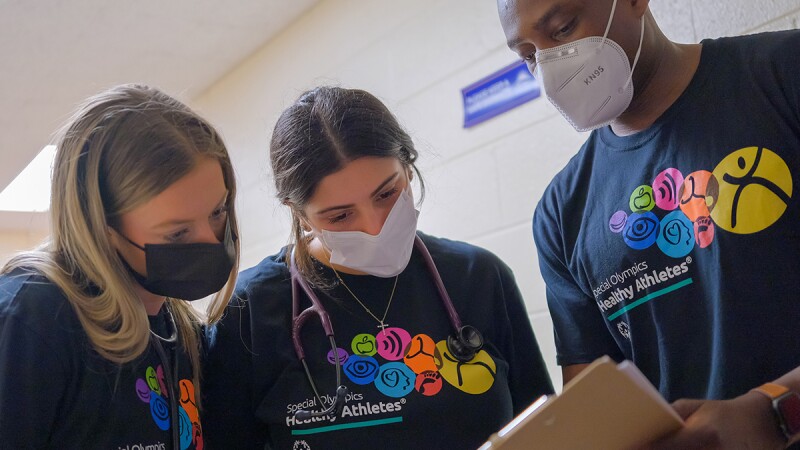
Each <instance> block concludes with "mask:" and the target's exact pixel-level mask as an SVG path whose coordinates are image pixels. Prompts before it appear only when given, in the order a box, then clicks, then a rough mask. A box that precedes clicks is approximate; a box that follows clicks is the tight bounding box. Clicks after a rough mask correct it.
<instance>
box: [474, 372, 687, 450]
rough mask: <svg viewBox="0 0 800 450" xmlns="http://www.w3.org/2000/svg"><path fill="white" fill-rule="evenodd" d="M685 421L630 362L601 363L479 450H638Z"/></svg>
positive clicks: (534, 406) (536, 405) (531, 408)
mask: <svg viewBox="0 0 800 450" xmlns="http://www.w3.org/2000/svg"><path fill="white" fill-rule="evenodd" d="M682 426H683V420H681V418H680V416H678V414H677V413H676V412H675V410H674V409H672V407H671V406H670V405H669V403H667V401H666V400H664V398H663V397H661V394H659V392H658V391H657V390H656V388H654V387H653V385H652V384H650V382H649V381H648V380H647V378H645V376H644V375H643V374H642V373H641V372H640V371H639V369H638V368H636V366H635V365H633V363H631V362H630V361H623V362H622V363H620V364H619V365H617V364H616V363H614V361H613V360H612V359H611V358H609V357H608V356H604V357H602V358H599V359H597V360H596V361H594V362H593V363H592V364H590V365H589V366H588V367H587V368H586V369H584V370H583V371H582V372H581V373H580V374H578V376H576V377H575V378H574V379H572V380H571V381H570V382H569V383H567V385H566V386H564V390H563V392H562V393H561V394H560V395H557V396H556V395H553V396H549V397H541V398H540V399H539V400H537V401H536V402H534V403H533V404H532V405H531V406H529V407H528V408H527V409H525V411H523V412H522V413H520V414H519V415H518V416H517V417H516V418H514V420H512V421H511V422H510V423H509V424H508V425H506V426H505V427H503V429H501V430H500V431H498V432H497V433H494V434H493V435H492V436H491V437H490V438H489V440H488V441H487V442H486V443H484V444H483V445H482V446H481V447H480V448H479V449H478V450H496V449H501V450H521V449H526V450H527V449H531V448H544V449H551V448H557V449H588V448H591V449H595V450H604V449H608V450H619V449H627V448H635V447H638V446H641V445H644V444H647V443H649V442H652V441H654V440H656V439H659V438H661V437H663V436H666V435H667V434H669V433H672V432H674V431H676V430H678V429H679V428H681V427H682Z"/></svg>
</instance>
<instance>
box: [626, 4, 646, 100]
mask: <svg viewBox="0 0 800 450" xmlns="http://www.w3.org/2000/svg"><path fill="white" fill-rule="evenodd" d="M642 42H644V16H642V32H641V33H640V34H639V48H638V49H637V50H636V56H634V57H633V67H631V74H630V75H628V81H626V82H625V85H624V86H622V90H623V91H624V90H625V89H628V85H629V84H631V80H633V71H634V70H635V69H636V64H637V63H638V62H639V55H641V54H642Z"/></svg>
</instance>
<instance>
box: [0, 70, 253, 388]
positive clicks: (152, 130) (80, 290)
mask: <svg viewBox="0 0 800 450" xmlns="http://www.w3.org/2000/svg"><path fill="white" fill-rule="evenodd" d="M56 147H57V151H56V158H55V162H54V165H53V183H52V192H51V203H50V219H51V227H52V234H51V236H50V239H49V240H48V241H47V242H46V243H44V244H43V245H42V246H40V247H39V248H38V249H37V250H35V251H31V252H27V253H23V254H20V255H18V256H16V257H15V258H13V259H12V260H11V261H9V262H8V264H6V266H5V267H3V270H2V272H3V273H8V272H10V271H12V270H14V269H15V268H25V269H27V270H35V271H37V272H40V273H42V274H43V275H44V276H45V277H47V278H48V279H49V280H50V281H52V282H53V283H55V284H56V285H57V286H58V287H59V288H60V289H61V290H62V291H63V292H64V294H65V296H66V298H67V299H68V300H69V302H70V303H71V304H72V307H73V309H74V310H75V313H76V315H77V316H78V319H79V320H80V322H81V325H82V326H83V329H84V330H85V331H86V334H87V336H88V338H89V341H90V342H91V343H92V345H93V346H94V349H95V350H96V351H97V352H98V353H99V354H100V355H102V356H103V357H104V358H106V359H108V360H109V361H112V362H115V363H119V364H123V363H126V362H130V361H131V360H133V359H135V358H137V357H138V356H140V355H141V354H142V353H144V352H145V350H146V349H147V347H148V341H149V333H150V331H149V322H148V318H147V313H146V312H145V308H144V305H143V303H142V301H141V300H140V299H139V297H138V296H137V295H136V293H135V291H134V286H135V285H136V284H135V283H136V281H135V280H134V279H133V278H132V277H131V275H130V274H129V272H128V270H127V268H126V266H125V265H124V262H123V261H122V259H121V256H120V255H119V254H118V253H117V251H116V250H115V248H114V246H113V245H112V242H111V239H110V235H109V232H108V229H109V227H113V226H114V225H115V224H116V221H117V220H118V219H119V217H120V215H122V214H124V213H126V212H128V211H131V210H132V209H134V208H136V207H137V206H139V205H141V204H143V203H144V202H147V201H148V200H150V199H151V198H153V197H155V196H156V195H158V194H159V193H161V192H162V191H164V190H165V189H166V188H167V187H169V186H170V185H171V184H172V183H174V182H176V181H177V180H178V179H180V178H181V177H183V176H184V175H186V174H187V173H189V172H190V171H191V170H192V169H193V168H194V167H195V165H196V164H197V161H198V158H201V157H210V158H213V159H215V160H217V161H219V164H220V165H221V167H222V171H223V176H224V180H225V185H226V187H227V189H228V199H227V200H228V203H227V204H228V207H229V210H228V211H229V212H228V220H229V221H230V226H231V230H232V231H233V232H234V235H237V236H238V227H237V222H236V214H235V212H234V199H235V197H236V183H235V179H234V173H233V167H232V165H231V161H230V158H229V156H228V152H227V150H226V148H225V145H224V143H223V142H222V139H221V138H220V136H219V135H218V134H217V132H216V131H215V130H214V128H213V127H212V126H211V125H210V124H209V123H208V122H206V121H205V120H203V119H202V118H201V117H199V116H198V115H197V114H195V113H194V112H193V111H191V110H190V109H189V108H188V107H187V106H186V105H184V104H183V103H181V102H179V101H178V100H175V99H174V98H172V97H170V96H168V95H166V94H164V93H163V92H161V91H159V90H157V89H154V88H151V87H148V86H142V85H123V86H117V87H114V88H111V89H109V90H107V91H105V92H102V93H100V94H97V95H95V96H93V97H91V98H89V99H88V100H86V101H85V102H84V103H83V104H82V105H80V107H79V108H78V109H77V111H76V112H75V114H74V115H73V117H72V118H71V119H70V120H69V121H68V123H67V125H66V126H65V127H64V128H63V129H62V130H61V132H60V133H59V134H58V136H57V143H56ZM238 260H239V244H238V240H237V242H236V262H235V264H234V267H233V269H232V270H231V273H230V276H229V278H228V282H227V284H226V285H225V286H224V287H223V288H222V290H221V291H220V292H218V293H217V294H216V295H215V296H214V298H213V300H212V301H211V303H210V304H209V306H208V309H207V316H208V319H209V320H210V321H212V322H213V321H216V320H218V319H219V318H220V316H221V315H222V313H223V311H224V309H225V306H226V305H227V303H228V300H229V299H230V297H231V294H232V292H233V289H234V284H235V283H236V274H237V272H238ZM168 302H169V306H171V308H172V311H173V314H174V316H175V322H176V324H177V326H178V331H179V333H180V335H181V337H182V343H183V346H184V348H185V349H186V351H187V353H188V354H189V358H190V360H191V361H192V366H193V368H194V378H195V380H194V382H195V386H196V387H198V388H199V383H198V381H199V376H198V375H199V360H200V358H199V348H200V346H199V337H198V335H199V333H198V331H199V327H200V324H201V321H202V318H201V317H200V316H199V315H198V314H197V313H196V312H195V310H194V308H193V307H191V306H190V305H189V304H188V303H187V302H185V301H181V300H174V299H169V300H168Z"/></svg>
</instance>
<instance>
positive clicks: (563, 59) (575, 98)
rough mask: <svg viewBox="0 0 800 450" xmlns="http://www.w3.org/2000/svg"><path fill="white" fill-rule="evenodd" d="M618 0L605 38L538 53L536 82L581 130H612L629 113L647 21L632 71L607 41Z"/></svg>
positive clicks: (619, 51) (615, 46)
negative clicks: (604, 128) (632, 79)
mask: <svg viewBox="0 0 800 450" xmlns="http://www.w3.org/2000/svg"><path fill="white" fill-rule="evenodd" d="M616 8H617V0H614V4H613V6H612V7H611V16H610V17H609V18H608V24H607V25H606V32H605V34H604V35H603V37H600V36H594V37H587V38H583V39H579V40H577V41H575V42H570V43H569V44H564V45H560V46H558V47H554V48H550V49H547V50H541V51H537V52H536V55H535V56H536V72H537V73H536V74H535V75H536V78H537V79H539V81H540V83H541V84H542V87H543V88H544V91H545V94H546V95H547V99H548V100H550V103H552V104H553V105H554V106H555V107H556V108H558V110H559V111H561V114H562V115H563V116H564V117H565V118H566V119H567V120H568V121H569V123H571V124H572V126H573V127H574V128H575V129H576V130H578V131H589V130H594V129H596V128H600V127H602V126H605V125H608V124H609V123H611V121H613V120H614V119H616V118H617V117H619V115H620V114H622V113H623V112H625V110H626V109H628V106H629V105H630V103H631V99H632V98H633V84H632V83H631V77H632V76H633V69H635V68H636V63H637V62H638V61H639V53H640V52H641V51H642V40H643V38H644V17H642V32H641V35H640V37H639V49H638V50H636V57H635V58H634V60H633V69H632V68H631V66H630V63H629V62H628V56H627V55H626V54H625V51H624V50H622V47H620V46H619V44H617V43H616V42H614V41H612V40H611V39H607V38H606V36H608V30H609V29H610V28H611V22H612V20H613V18H614V10H615V9H616Z"/></svg>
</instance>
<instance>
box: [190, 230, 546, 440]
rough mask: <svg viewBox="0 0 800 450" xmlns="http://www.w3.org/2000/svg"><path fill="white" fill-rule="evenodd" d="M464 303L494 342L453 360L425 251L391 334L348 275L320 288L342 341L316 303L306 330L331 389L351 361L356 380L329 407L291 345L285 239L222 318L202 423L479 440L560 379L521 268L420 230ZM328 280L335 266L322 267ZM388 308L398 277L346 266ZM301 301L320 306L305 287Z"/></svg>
mask: <svg viewBox="0 0 800 450" xmlns="http://www.w3.org/2000/svg"><path fill="white" fill-rule="evenodd" d="M420 235H421V237H422V238H423V240H424V242H425V243H426V245H427V247H428V249H429V250H430V252H431V255H432V256H433V259H434V261H435V262H436V265H437V267H438V269H439V272H440V274H441V277H442V280H443V282H444V285H445V287H446V288H447V290H448V292H449V294H450V297H451V298H452V301H453V304H454V306H455V310H456V311H457V313H458V314H459V315H460V316H461V320H462V322H463V323H464V324H469V325H472V326H474V327H476V328H477V329H478V330H480V332H481V333H482V334H483V338H484V341H485V344H484V347H483V350H481V351H480V352H479V353H478V354H477V355H476V357H475V359H473V360H471V361H469V362H466V363H459V362H458V361H454V360H452V359H451V356H450V355H449V354H448V352H447V350H446V348H445V347H444V340H445V339H446V338H447V336H448V335H450V334H452V332H453V331H452V326H451V324H450V321H449V320H448V316H447V313H446V312H445V307H444V306H443V304H442V301H441V300H440V298H439V295H438V293H437V291H436V288H435V287H434V284H433V281H432V277H431V275H430V273H429V272H428V270H427V269H426V268H425V264H424V262H423V260H422V256H421V255H420V254H419V252H418V251H417V250H415V251H414V253H413V254H412V257H411V261H410V262H409V264H408V267H406V269H405V270H404V271H403V272H402V273H401V274H400V276H399V278H398V279H397V287H396V290H395V293H394V297H393V300H392V304H391V307H390V308H389V310H388V313H387V315H386V319H385V322H387V323H388V325H389V327H388V328H386V333H385V334H384V333H383V332H381V330H380V329H379V328H378V322H377V321H376V320H375V319H374V318H372V317H371V316H370V315H369V314H368V313H367V312H366V311H365V310H364V309H363V308H362V307H361V306H359V305H358V303H357V302H356V301H355V300H354V299H353V298H352V297H351V295H350V293H348V292H347V291H346V290H345V289H343V287H342V286H341V285H339V286H337V287H336V288H334V289H333V290H332V291H329V292H328V293H327V294H326V293H323V292H320V291H318V292H317V294H318V297H319V299H320V301H321V302H322V304H323V306H324V307H325V309H326V310H327V312H328V314H329V316H330V319H331V323H332V325H333V329H334V334H335V340H336V345H337V347H338V350H337V354H333V353H332V351H331V344H330V343H329V341H328V339H327V337H326V336H325V334H324V332H323V329H322V326H321V325H320V322H319V320H318V318H317V316H316V315H312V316H311V317H310V318H309V319H308V321H307V322H306V323H305V325H304V326H303V327H302V329H301V332H300V334H299V336H300V339H301V342H302V346H303V350H304V352H305V354H306V361H307V363H308V365H309V368H310V371H311V374H312V376H313V379H314V382H315V384H316V385H317V387H318V388H319V392H320V395H321V396H322V402H323V403H324V404H325V405H327V404H328V403H329V402H330V399H331V397H332V396H334V393H335V391H336V385H335V380H336V371H335V366H334V363H335V361H336V358H337V357H338V358H339V359H340V361H342V363H343V366H342V370H341V377H342V383H343V384H344V385H346V386H347V387H348V388H349V394H348V395H347V397H346V398H345V403H344V405H343V406H344V407H343V409H342V412H341V415H340V416H336V417H333V418H329V417H321V418H315V419H307V420H300V419H297V418H296V417H295V416H294V412H295V411H296V410H298V409H313V410H320V409H321V408H320V404H319V400H318V399H317V398H316V397H315V395H314V393H313V391H312V390H311V388H310V385H309V382H308V379H307V378H306V375H305V372H304V370H303V367H302V365H301V364H300V362H299V360H298V357H297V354H296V353H295V349H294V346H293V344H292V332H291V330H292V300H291V298H292V297H291V285H290V278H289V271H288V269H287V266H286V263H285V257H286V249H284V250H282V251H281V252H280V253H278V254H276V255H273V256H270V257H268V258H266V259H264V260H263V261H262V262H261V263H260V264H259V265H257V266H256V267H254V268H252V269H249V270H246V271H244V272H243V273H242V274H241V276H240V277H239V281H238V287H237V295H236V297H238V298H235V299H234V300H233V301H232V302H231V305H230V306H229V307H228V310H227V312H226V314H225V316H224V317H223V318H222V320H221V321H220V322H219V323H218V324H217V327H216V328H215V329H213V331H214V332H213V333H210V335H211V336H213V339H211V343H210V345H209V355H208V359H207V360H206V361H205V362H204V365H203V372H204V377H203V392H204V400H203V406H204V412H205V416H204V417H203V424H204V425H205V427H206V428H205V430H204V431H205V435H206V437H207V442H208V444H209V447H212V448H263V447H264V444H265V443H266V444H267V447H268V448H276V449H284V448H285V449H292V448H295V449H322V448H337V449H339V448H340V449H356V448H364V449H376V448H382V449H391V448H419V449H422V448H448V449H462V448H463V449H474V448H477V447H478V446H479V445H481V444H482V443H483V442H484V441H485V440H486V439H487V438H488V437H489V435H490V434H491V433H493V432H495V431H497V430H499V429H500V428H501V427H502V426H503V425H505V424H506V423H507V422H508V421H509V420H511V418H512V417H513V415H514V414H516V413H518V412H520V411H521V410H522V409H524V408H525V407H526V406H528V405H529V404H530V403H532V402H533V401H534V400H536V399H537V398H538V397H539V396H541V395H543V394H549V393H552V392H553V388H552V385H551V383H550V379H549V376H548V373H547V370H546V367H545V364H544V362H543V361H542V357H541V353H540V351H539V347H538V345H537V343H536V339H535V337H534V334H533V331H532V329H531V325H530V321H529V319H528V315H527V313H526V311H525V305H524V303H523V301H522V298H521V296H520V293H519V290H518V288H517V285H516V282H515V281H514V277H513V275H512V273H511V270H510V269H509V268H508V266H506V265H505V264H503V263H502V262H501V261H500V260H499V259H498V258H497V257H496V256H494V255H492V254H491V253H489V252H487V251H485V250H482V249H479V248H477V247H474V246H471V245H468V244H465V243H461V242H455V241H449V240H446V239H439V238H434V237H429V236H425V235H422V234H420ZM320 269H322V270H323V272H322V274H323V276H324V277H326V279H328V280H329V281H330V280H333V279H335V278H334V277H335V274H333V272H332V271H331V270H330V269H327V268H324V269H323V266H321V265H320ZM341 276H342V278H343V279H344V280H345V283H346V284H347V286H348V287H349V288H350V289H351V290H352V291H353V293H354V294H355V295H356V296H358V298H359V299H360V300H361V301H362V302H364V304H365V305H366V306H367V308H369V309H370V310H371V311H372V312H373V313H374V314H375V315H376V316H378V317H382V316H383V313H384V311H385V309H386V307H387V302H388V299H389V297H390V295H391V291H392V288H393V283H394V278H388V279H387V278H378V277H373V276H368V275H363V276H358V275H347V274H341ZM300 298H301V304H300V308H301V309H300V310H302V309H305V308H306V307H308V306H309V305H310V302H309V300H308V299H307V297H306V296H305V295H302V294H301V296H300Z"/></svg>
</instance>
